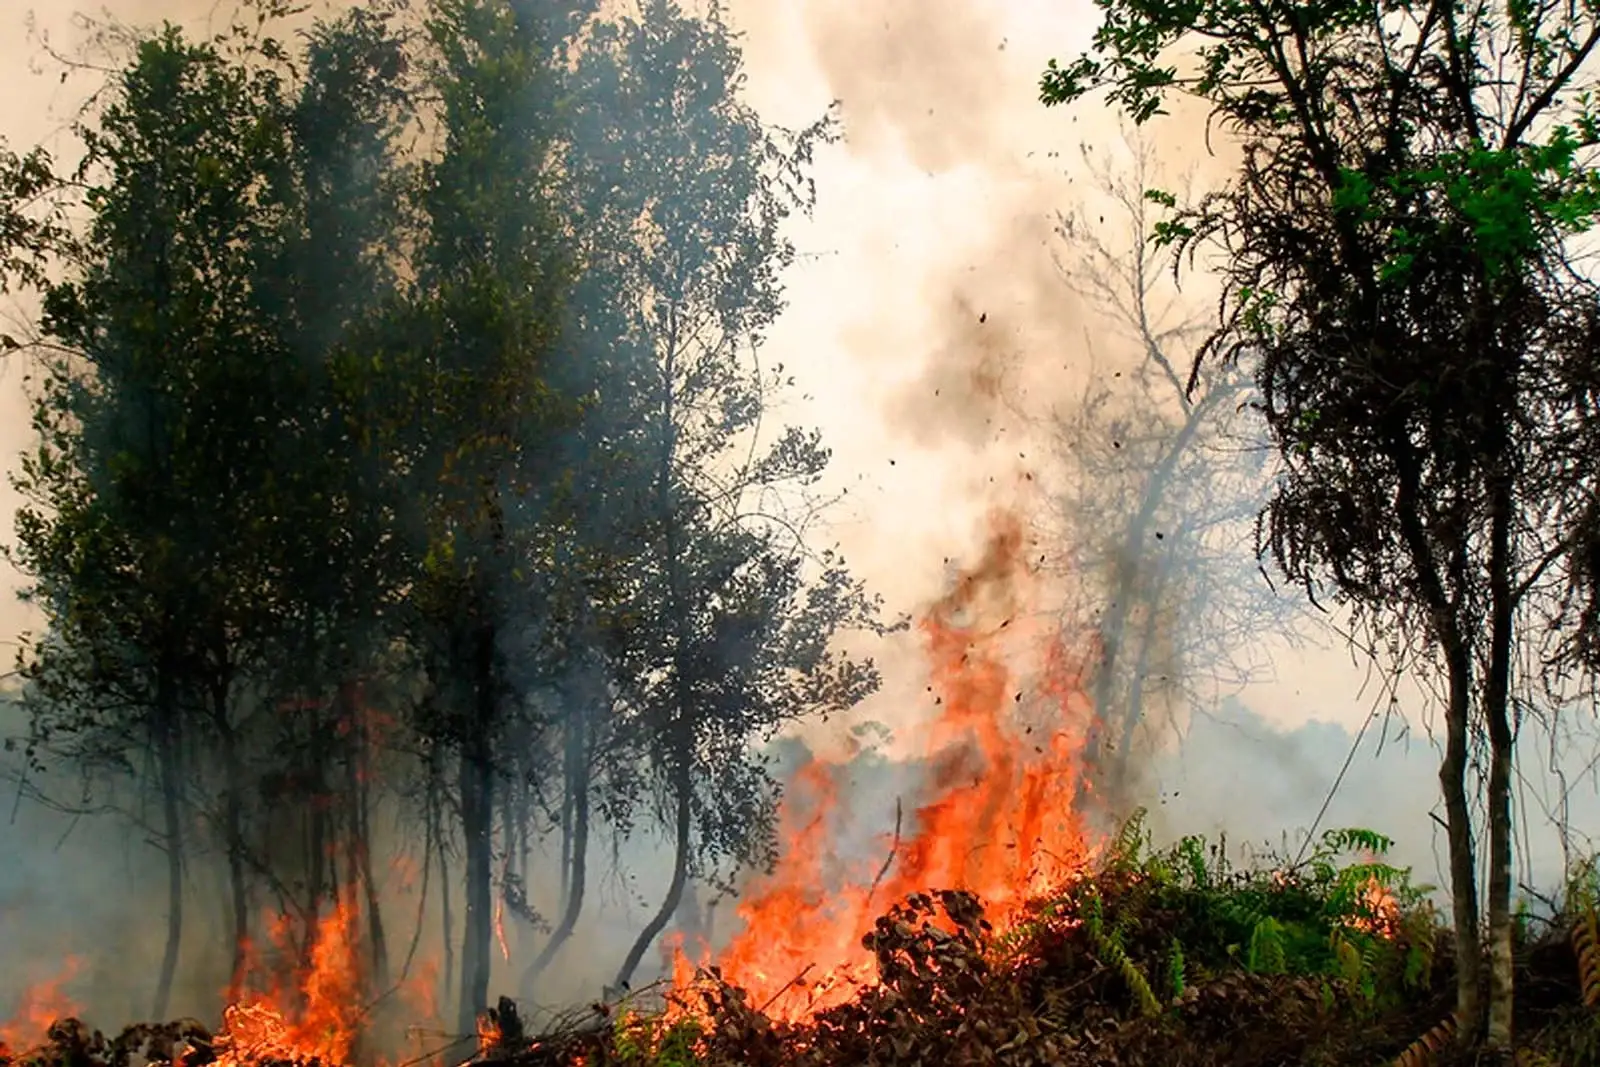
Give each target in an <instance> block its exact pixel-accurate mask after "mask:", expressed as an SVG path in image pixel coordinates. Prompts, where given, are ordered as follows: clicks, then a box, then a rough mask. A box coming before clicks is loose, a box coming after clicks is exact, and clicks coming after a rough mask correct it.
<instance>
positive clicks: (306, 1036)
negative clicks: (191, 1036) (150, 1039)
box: [216, 892, 365, 1067]
mask: <svg viewBox="0 0 1600 1067" xmlns="http://www.w3.org/2000/svg"><path fill="white" fill-rule="evenodd" d="M355 901H356V896H355V893H354V892H351V893H349V894H347V895H346V897H345V898H344V899H343V900H341V901H338V902H337V903H336V904H335V906H334V909H333V911H332V913H331V914H329V915H327V916H326V917H323V918H321V919H319V920H318V921H317V922H316V923H315V925H314V928H313V930H312V932H311V939H312V940H311V952H310V965H309V966H308V967H307V968H306V970H305V973H303V974H301V975H298V976H297V977H296V979H294V980H291V981H283V980H275V979H272V978H270V977H264V976H263V973H262V972H264V971H270V969H269V968H264V967H262V966H261V965H260V963H259V961H254V960H252V961H250V964H248V965H247V967H248V970H249V971H251V972H253V973H252V978H254V979H255V981H256V982H259V983H263V984H264V986H265V988H257V989H252V990H250V991H249V992H247V993H245V994H244V995H242V996H241V997H240V999H239V1001H238V1002H237V1003H235V1004H230V1005H229V1006H228V1007H227V1008H225V1009H224V1010H223V1015H222V1021H223V1032H222V1033H221V1034H219V1035H218V1038H217V1043H216V1048H217V1063H218V1064H219V1067H244V1065H246V1064H249V1063H252V1062H261V1061H267V1060H277V1061H289V1062H303V1061H309V1060H311V1059H313V1058H315V1059H320V1060H321V1061H322V1062H323V1063H333V1064H341V1063H349V1062H350V1058H351V1051H352V1049H353V1048H354V1047H355V1044H356V1039H357V1037H358V1035H359V1034H360V1032H361V1027H362V1023H363V1021H364V1015H365V1010H364V1007H363V997H362V982H361V979H362V973H361V963H360V959H359V956H358V950H357V940H356V937H355V931H356V920H357V918H358V915H359V912H358V909H357V907H356V903H355ZM272 933H273V938H272V940H273V941H274V942H275V945H276V947H277V949H278V950H279V951H280V952H283V951H285V950H287V949H288V948H290V945H289V940H290V939H289V936H288V932H287V923H286V922H283V921H279V922H276V923H274V925H273V930H272ZM287 954H289V955H290V956H291V957H292V953H287Z"/></svg>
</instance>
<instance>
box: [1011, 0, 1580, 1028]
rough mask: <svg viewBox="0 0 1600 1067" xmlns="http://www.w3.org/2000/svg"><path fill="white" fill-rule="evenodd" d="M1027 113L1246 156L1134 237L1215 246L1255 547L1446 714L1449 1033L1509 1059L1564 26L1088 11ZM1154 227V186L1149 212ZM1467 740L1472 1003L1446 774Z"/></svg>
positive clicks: (1561, 228) (1567, 138) (1152, 3)
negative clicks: (1220, 132)
mask: <svg viewBox="0 0 1600 1067" xmlns="http://www.w3.org/2000/svg"><path fill="white" fill-rule="evenodd" d="M1098 6H1099V7H1100V9H1101V11H1102V14H1103V22H1102V25H1101V27H1100V29H1099V30H1098V32H1097V34H1096V37H1095V39H1094V45H1093V47H1092V49H1091V50H1090V51H1089V52H1088V53H1086V54H1085V55H1083V56H1082V57H1080V58H1079V59H1078V60H1076V61H1075V62H1073V63H1070V64H1068V65H1066V66H1056V65H1054V64H1052V66H1051V68H1050V70H1049V71H1048V72H1047V73H1046V74H1045V75H1044V79H1043V90H1042V91H1043V97H1044V99H1045V101H1046V103H1062V102H1066V101H1070V100H1075V99H1078V98H1079V97H1082V96H1083V95H1085V94H1087V93H1089V92H1090V91H1092V90H1095V89H1097V88H1102V87H1103V88H1106V89H1109V92H1110V98H1111V101H1112V102H1113V103H1114V104H1116V105H1118V106H1119V107H1121V108H1123V109H1124V110H1125V111H1126V112H1128V113H1129V114H1131V115H1132V116H1133V118H1135V119H1136V120H1137V121H1139V122H1144V121H1146V120H1149V119H1151V118H1152V117H1154V116H1155V115H1157V114H1159V113H1160V112H1161V111H1162V108H1163V104H1164V102H1166V101H1167V100H1169V99H1171V98H1175V97H1179V96H1187V97H1189V98H1191V99H1193V100H1195V101H1197V102H1198V103H1199V104H1201V105H1203V106H1207V107H1209V108H1210V109H1211V111H1212V118H1213V120H1214V121H1215V122H1217V123H1218V124H1219V125H1220V126H1221V127H1222V128H1223V129H1224V130H1225V131H1226V132H1228V133H1229V134H1231V135H1232V136H1233V137H1234V139H1235V140H1236V142H1237V143H1238V145H1239V147H1240V148H1241V149H1242V154H1243V163H1242V165H1241V167H1240V169H1239V171H1238V173H1237V175H1236V176H1235V178H1234V180H1233V181H1232V182H1231V183H1230V184H1228V185H1227V186H1226V187H1225V188H1223V189H1222V190H1220V191H1218V192H1216V193H1214V194H1212V195H1211V196H1209V197H1208V198H1206V199H1205V200H1203V201H1202V202H1201V203H1200V204H1199V205H1198V206H1196V207H1194V208H1192V209H1188V210H1175V211H1174V212H1173V213H1172V214H1171V216H1170V217H1169V218H1168V219H1166V220H1164V221H1163V222H1161V223H1159V224H1158V239H1160V240H1163V241H1167V242H1173V243H1176V244H1177V246H1178V247H1179V248H1180V249H1189V248H1195V247H1198V245H1199V244H1200V243H1201V242H1203V241H1207V240H1213V239H1214V240H1215V241H1216V242H1217V243H1218V244H1220V246H1221V248H1222V250H1223V252H1224V253H1225V259H1224V262H1223V264H1222V266H1221V268H1220V272H1221V277H1222V281H1223V283H1224V286H1225V290H1224V303H1223V306H1222V321H1221V325H1220V327H1219V328H1218V329H1217V330H1216V331H1215V332H1214V333H1213V335H1212V336H1211V338H1210V339H1209V342H1208V343H1207V344H1206V345H1204V346H1203V347H1202V349H1201V351H1200V353H1199V355H1198V356H1197V357H1196V360H1195V362H1194V366H1193V368H1192V369H1191V374H1190V380H1191V383H1192V382H1193V380H1194V379H1195V377H1196V376H1197V375H1199V373H1200V372H1201V369H1202V368H1203V367H1204V366H1205V365H1206V364H1207V363H1208V361H1209V360H1210V359H1212V358H1215V357H1221V358H1229V357H1238V356H1240V355H1242V354H1245V353H1248V354H1249V357H1250V359H1251V360H1252V362H1253V365H1254V367H1255V374H1254V376H1255V378H1256V382H1257V385H1258V387H1259V389H1260V393H1261V405H1262V409H1263V413H1264V415H1265V417H1266V419H1267V423H1268V426H1269V428H1270V430H1271V433H1272V435H1273V438H1274V440H1275V442H1276V444H1277V446H1278V452H1279V455H1280V457H1281V460H1282V463H1283V470H1282V473H1281V476H1280V478H1279V481H1278V484H1277V487H1276V489H1275V492H1274V494H1273V496H1272V498H1271V500H1270V501H1269V503H1268V505H1267V507H1266V509H1265V510H1264V512H1263V514H1262V517H1261V522H1260V526H1259V529H1260V537H1259V538H1258V540H1259V544H1260V548H1261V550H1262V551H1263V552H1264V553H1268V554H1270V555H1271V556H1272V557H1273V558H1274V560H1275V562H1276V564H1277V565H1278V566H1279V567H1280V569H1281V570H1282V571H1283V572H1284V573H1285V574H1287V575H1288V576H1289V577H1290V578H1291V579H1293V580H1295V581H1297V582H1300V583H1302V584H1304V585H1305V586H1306V588H1307V590H1308V591H1309V592H1310V593H1311V594H1312V595H1313V596H1315V595H1318V593H1319V591H1320V592H1321V593H1323V594H1324V595H1331V597H1332V598H1333V599H1334V601H1335V602H1336V603H1338V604H1340V605H1341V606H1343V607H1345V608H1347V609H1349V610H1350V611H1351V612H1352V613H1353V614H1354V616H1355V618H1356V620H1357V622H1358V623H1360V624H1364V625H1365V628H1366V634H1367V636H1368V638H1369V642H1368V647H1370V648H1373V649H1384V648H1388V649H1394V648H1400V649H1404V648H1405V647H1407V646H1410V647H1413V648H1416V649H1418V650H1419V651H1421V652H1422V653H1423V654H1424V655H1425V656H1426V662H1430V663H1431V664H1432V665H1433V666H1435V667H1436V668H1437V669H1438V671H1439V676H1440V677H1442V679H1443V689H1444V695H1445V726H1446V728H1445V755H1444V760H1443V762H1442V766H1441V769H1440V784H1441V787H1442V791H1443V796H1444V803H1445V808H1446V814H1447V821H1448V827H1449V843H1450V874H1451V882H1452V898H1453V910H1454V926H1455V933H1456V938H1457V944H1458V949H1459V951H1458V953H1457V960H1458V963H1457V966H1458V985H1457V1012H1458V1016H1459V1022H1460V1032H1461V1034H1462V1035H1463V1037H1464V1038H1465V1039H1467V1040H1478V1039H1481V1040H1482V1041H1483V1042H1484V1044H1485V1046H1486V1048H1487V1049H1488V1050H1489V1051H1490V1052H1491V1053H1492V1054H1494V1055H1497V1056H1504V1055H1508V1054H1509V1050H1510V1048H1511V1044H1512V1026H1511V1024H1512V1006H1513V988H1512V948H1513V945H1512V939H1513V935H1514V923H1513V919H1512V911H1511V888H1512V887H1511V870H1512V868H1511V849H1512V821H1511V789H1510V786H1511V780H1512V774H1513V757H1514V745H1515V738H1516V719H1517V717H1518V716H1519V715H1520V714H1521V711H1520V708H1519V707H1518V705H1517V702H1516V701H1515V699H1514V693H1515V691H1516V689H1517V687H1518V686H1519V685H1527V684H1531V683H1534V682H1538V681H1539V680H1540V679H1539V677H1538V675H1536V674H1534V673H1533V672H1534V671H1535V670H1536V669H1537V668H1535V667H1534V666H1533V664H1536V663H1539V662H1543V663H1545V664H1547V665H1548V666H1549V667H1550V668H1551V670H1550V672H1549V673H1547V675H1546V676H1545V681H1546V682H1548V683H1549V685H1550V686H1551V688H1552V689H1553V690H1556V695H1557V696H1558V697H1559V696H1569V695H1570V693H1569V692H1563V691H1562V687H1563V686H1564V685H1565V684H1566V677H1567V675H1568V673H1569V672H1570V671H1571V670H1574V669H1576V670H1592V669H1593V667H1594V666H1595V656H1594V649H1595V647H1596V644H1597V642H1596V640H1595V633H1596V630H1595V626H1594V617H1595V613H1594V605H1595V603H1596V596H1597V584H1596V578H1597V574H1600V572H1597V570H1596V568H1595V567H1594V565H1593V561H1594V560H1596V559H1600V552H1597V550H1596V548H1595V546H1596V543H1597V542H1596V531H1597V529H1600V523H1597V521H1596V518H1595V516H1596V515H1600V500H1597V498H1596V494H1595V485H1594V479H1593V457H1594V456H1595V455H1597V454H1600V439H1597V431H1600V428H1597V426H1596V424H1595V422H1594V420H1593V418H1592V414H1591V413H1592V410H1593V406H1594V403H1595V399H1596V395H1597V394H1596V389H1597V387H1600V358H1597V353H1600V345H1597V342H1600V333H1597V330H1600V293H1597V292H1596V289H1595V286H1594V284H1593V282H1592V280H1591V279H1590V278H1588V277H1587V276H1586V275H1584V274H1583V273H1582V272H1581V271H1580V270H1579V269H1577V268H1576V267H1575V266H1574V265H1573V260H1572V246H1571V239H1572V238H1573V237H1574V236H1575V235H1578V234H1581V233H1584V232H1586V231H1588V230H1589V229H1591V228H1592V226H1593V223H1594V221H1595V216H1596V211H1597V210H1600V172H1597V171H1596V170H1595V169H1594V168H1593V167H1592V166H1591V160H1592V155H1593V149H1594V147H1595V146H1596V145H1597V144H1600V114H1597V112H1596V110H1595V109H1594V107H1593V104H1592V97H1591V96H1590V94H1589V83H1588V79H1587V74H1586V64H1587V63H1588V60H1589V58H1590V56H1591V55H1592V53H1593V51H1594V49H1595V47H1596V45H1597V44H1600V14H1597V13H1596V12H1595V11H1594V10H1593V9H1592V8H1591V7H1589V6H1588V5H1570V4H1559V3H1544V2H1541V0H1532V2H1527V3H1513V4H1511V5H1509V6H1506V7H1501V6H1497V5H1490V4H1487V3H1481V2H1468V3H1458V2H1454V0H1435V2H1428V3H1407V2H1386V3H1383V4H1375V3H1368V2H1358V0H1332V2H1328V3H1319V4H1301V3H1288V2H1284V3H1253V2H1252V3H1246V2H1241V0H1218V2H1209V0H1207V2H1202V3H1169V2H1160V0H1098ZM1147 195H1149V196H1150V197H1151V198H1152V199H1154V200H1156V201H1157V202H1162V203H1165V204H1166V205H1167V206H1168V207H1173V208H1175V207H1176V205H1175V204H1173V202H1172V200H1171V198H1170V197H1169V196H1166V195H1165V194H1163V193H1161V192H1160V191H1156V190H1152V191H1151V192H1150V193H1149V194H1147ZM1479 731H1481V733H1482V735H1483V736H1486V738H1487V749H1488V754H1487V764H1488V771H1487V822H1488V827H1487V829H1488V874H1487V882H1486V894H1485V895H1486V897H1487V911H1488V924H1487V926H1488V982H1487V988H1488V998H1487V1001H1485V1000H1484V999H1483V998H1482V988H1481V986H1480V982H1481V976H1482V974H1483V970H1484V968H1483V963H1482V960H1481V956H1480V953H1481V952H1482V944H1483V940H1482V937H1481V935H1480V930H1479V903H1478V901H1479V897H1478V887H1477V879H1476V874H1477V872H1476V856H1475V850H1474V836H1473V827H1472V823H1471V817H1470V807H1469V801H1468V790H1467V787H1466V773H1467V770H1468V763H1469V758H1470V751H1469V744H1470V740H1471V737H1472V736H1473V735H1474V734H1475V733H1477V732H1479Z"/></svg>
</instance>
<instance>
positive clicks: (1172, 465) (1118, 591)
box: [1084, 391, 1222, 785]
mask: <svg viewBox="0 0 1600 1067" xmlns="http://www.w3.org/2000/svg"><path fill="white" fill-rule="evenodd" d="M1221 395H1222V394H1221V392H1220V391H1218V392H1216V393H1208V394H1206V395H1205V396H1203V397H1201V399H1200V402H1199V403H1198V404H1195V405H1194V406H1193V407H1191V408H1190V409H1189V410H1188V412H1187V417H1186V418H1185V419H1184V423H1183V426H1182V427H1180V428H1179V430H1178V432H1177V434H1176V435H1175V436H1174V437H1173V439H1172V443H1171V444H1170V445H1168V446H1167V450H1166V452H1165V453H1164V454H1163V455H1162V457H1161V459H1160V461H1159V462H1158V463H1157V464H1156V466H1155V469H1154V470H1153V471H1151V473H1150V480H1149V481H1148V482H1146V483H1145V488H1144V493H1143V495H1142V496H1141V497H1140V500H1139V510H1138V511H1136V512H1135V513H1134V515H1133V518H1132V519H1131V520H1129V522H1128V528H1127V532H1126V533H1125V534H1124V536H1123V539H1122V544H1121V545H1120V546H1119V547H1120V551H1121V556H1120V557H1119V558H1118V560H1117V563H1116V566H1115V567H1114V568H1113V570H1112V586H1111V590H1110V593H1111V597H1112V600H1111V603H1110V605H1108V606H1107V609H1106V613H1105V617H1104V619H1103V620H1102V621H1101V623H1100V627H1099V630H1100V646H1101V655H1100V663H1099V664H1098V665H1097V667H1096V670H1095V681H1094V692H1093V699H1094V710H1095V718H1096V720H1097V723H1096V725H1094V726H1093V727H1091V730H1090V733H1089V737H1088V738H1087V740H1086V743H1085V747H1084V759H1085V762H1086V765H1087V766H1089V767H1091V768H1099V767H1101V766H1102V765H1103V762H1104V759H1105V753H1104V752H1103V748H1104V745H1105V740H1104V737H1103V735H1102V731H1103V730H1104V729H1105V728H1106V727H1108V726H1109V725H1110V721H1111V717H1112V716H1113V714H1114V713H1116V714H1120V715H1121V716H1123V717H1124V718H1126V717H1128V716H1130V715H1132V716H1137V714H1138V709H1137V708H1114V707H1113V705H1114V704H1115V700H1114V694H1115V691H1116V682H1117V671H1118V668H1119V665H1120V664H1119V660H1120V659H1121V656H1122V651H1123V645H1124V642H1125V639H1126V630H1127V628H1128V620H1129V618H1130V617H1131V616H1132V614H1133V611H1134V609H1135V608H1136V607H1137V606H1138V605H1139V604H1140V603H1143V602H1145V601H1146V600H1148V599H1149V598H1148V597H1147V596H1143V595H1141V590H1139V589H1138V584H1139V583H1138V577H1139V568H1140V563H1141V561H1142V560H1143V559H1144V558H1145V557H1146V555H1147V553H1148V552H1149V550H1150V542H1151V534H1152V533H1153V532H1154V531H1153V530H1152V526H1153V525H1154V523H1155V519H1156V512H1157V511H1158V510H1159V509H1160V507H1161V503H1162V501H1164V500H1165V499H1166V496H1167V490H1168V488H1169V487H1170V486H1171V484H1172V479H1173V478H1174V477H1176V475H1177V472H1178V464H1179V463H1180V462H1181V461H1182V459H1183V457H1184V455H1185V454H1186V453H1187V452H1188V450H1189V446H1190V445H1192V444H1193V443H1194V441H1195V438H1196V437H1197V436H1198V435H1199V433H1200V427H1201V426H1202V425H1203V424H1204V422H1205V419H1206V416H1207V415H1208V414H1209V412H1210V411H1211V409H1212V407H1214V406H1215V405H1216V403H1217V402H1218V397H1220V396H1221ZM1146 606H1147V607H1149V608H1150V609H1151V610H1154V606H1153V605H1150V604H1147V605H1146ZM1133 725H1135V724H1129V723H1125V724H1124V726H1123V730H1122V731H1120V732H1122V733H1131V732H1132V728H1133ZM1087 784H1088V783H1087V782H1085V785H1087Z"/></svg>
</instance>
